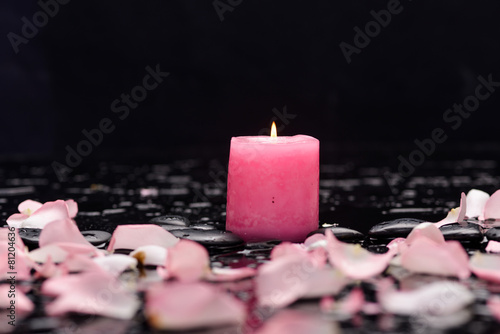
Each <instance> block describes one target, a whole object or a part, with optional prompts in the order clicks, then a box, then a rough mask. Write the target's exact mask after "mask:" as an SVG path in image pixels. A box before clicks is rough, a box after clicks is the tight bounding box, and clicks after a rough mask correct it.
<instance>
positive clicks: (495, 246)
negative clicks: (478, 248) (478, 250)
mask: <svg viewBox="0 0 500 334" xmlns="http://www.w3.org/2000/svg"><path fill="white" fill-rule="evenodd" d="M485 250H486V251H487V252H488V253H500V242H498V241H495V240H490V241H488V245H486V249H485Z"/></svg>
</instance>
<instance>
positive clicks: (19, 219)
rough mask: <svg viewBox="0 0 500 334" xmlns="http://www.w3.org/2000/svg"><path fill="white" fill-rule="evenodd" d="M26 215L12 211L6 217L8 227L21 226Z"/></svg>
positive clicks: (26, 217)
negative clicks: (12, 212)
mask: <svg viewBox="0 0 500 334" xmlns="http://www.w3.org/2000/svg"><path fill="white" fill-rule="evenodd" d="M28 217H29V216H28V215H25V214H24V213H14V214H12V215H10V217H9V218H7V224H8V225H9V227H15V228H20V227H22V226H23V223H24V221H25V220H26V219H28Z"/></svg>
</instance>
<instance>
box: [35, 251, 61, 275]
mask: <svg viewBox="0 0 500 334" xmlns="http://www.w3.org/2000/svg"><path fill="white" fill-rule="evenodd" d="M34 267H35V270H36V273H35V277H36V278H41V277H43V278H49V277H56V276H62V275H67V274H68V271H67V270H66V268H64V267H59V266H58V265H57V264H55V263H54V262H53V261H52V258H51V257H50V255H49V256H48V257H47V260H46V261H45V263H43V264H42V265H39V264H35V266H34Z"/></svg>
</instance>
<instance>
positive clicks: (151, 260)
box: [130, 245, 168, 266]
mask: <svg viewBox="0 0 500 334" xmlns="http://www.w3.org/2000/svg"><path fill="white" fill-rule="evenodd" d="M167 253H168V250H167V249H166V248H165V247H161V246H156V245H147V246H141V247H138V248H136V250H135V251H133V252H132V253H130V256H132V257H134V258H136V259H137V261H139V263H141V265H143V266H164V265H165V261H167Z"/></svg>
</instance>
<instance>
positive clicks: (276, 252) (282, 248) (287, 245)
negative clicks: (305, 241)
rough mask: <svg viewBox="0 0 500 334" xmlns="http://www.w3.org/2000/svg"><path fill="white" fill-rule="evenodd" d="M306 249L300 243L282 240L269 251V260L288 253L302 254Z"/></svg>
mask: <svg viewBox="0 0 500 334" xmlns="http://www.w3.org/2000/svg"><path fill="white" fill-rule="evenodd" d="M306 253H307V250H306V248H304V246H302V245H300V244H295V243H291V242H289V241H284V242H282V243H281V244H279V245H277V246H275V247H274V248H273V250H272V251H271V256H270V258H271V260H275V259H277V258H279V257H283V256H288V255H302V254H306Z"/></svg>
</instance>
